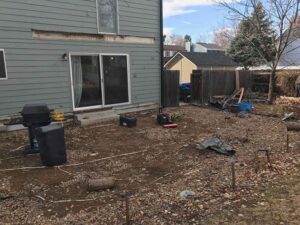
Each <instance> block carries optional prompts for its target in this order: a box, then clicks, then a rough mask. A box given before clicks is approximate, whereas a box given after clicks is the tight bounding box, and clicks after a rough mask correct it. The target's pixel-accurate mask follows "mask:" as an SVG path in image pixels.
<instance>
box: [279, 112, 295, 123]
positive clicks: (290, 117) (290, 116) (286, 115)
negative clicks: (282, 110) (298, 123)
mask: <svg viewBox="0 0 300 225" xmlns="http://www.w3.org/2000/svg"><path fill="white" fill-rule="evenodd" d="M289 119H294V113H293V112H292V113H286V114H285V115H284V117H283V118H282V121H286V120H289Z"/></svg>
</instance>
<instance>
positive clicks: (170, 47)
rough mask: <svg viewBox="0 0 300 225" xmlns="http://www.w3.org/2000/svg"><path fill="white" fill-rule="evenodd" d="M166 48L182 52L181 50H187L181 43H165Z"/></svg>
mask: <svg viewBox="0 0 300 225" xmlns="http://www.w3.org/2000/svg"><path fill="white" fill-rule="evenodd" d="M164 50H166V51H175V52H180V51H185V48H184V47H183V46H180V45H164Z"/></svg>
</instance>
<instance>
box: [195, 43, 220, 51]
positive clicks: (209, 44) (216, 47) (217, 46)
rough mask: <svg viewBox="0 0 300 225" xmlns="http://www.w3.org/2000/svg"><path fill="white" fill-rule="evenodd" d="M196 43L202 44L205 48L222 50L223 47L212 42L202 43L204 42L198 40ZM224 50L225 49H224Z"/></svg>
mask: <svg viewBox="0 0 300 225" xmlns="http://www.w3.org/2000/svg"><path fill="white" fill-rule="evenodd" d="M197 44H198V45H202V46H203V47H204V48H207V49H208V50H210V49H213V50H224V48H222V47H220V46H219V45H216V44H212V43H204V42H198V43H197ZM224 51H225V50H224Z"/></svg>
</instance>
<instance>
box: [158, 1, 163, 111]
mask: <svg viewBox="0 0 300 225" xmlns="http://www.w3.org/2000/svg"><path fill="white" fill-rule="evenodd" d="M159 3H160V54H161V56H160V64H161V66H160V80H161V81H160V83H161V92H160V99H161V103H160V104H161V106H162V107H164V105H163V93H164V88H163V75H164V28H163V26H164V22H163V20H164V19H163V13H164V12H163V0H160V2H159Z"/></svg>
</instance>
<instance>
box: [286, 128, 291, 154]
mask: <svg viewBox="0 0 300 225" xmlns="http://www.w3.org/2000/svg"><path fill="white" fill-rule="evenodd" d="M286 151H287V152H289V151H290V136H289V130H288V127H286Z"/></svg>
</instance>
